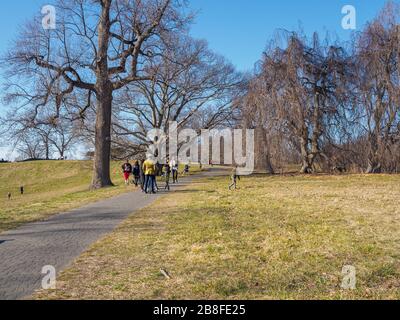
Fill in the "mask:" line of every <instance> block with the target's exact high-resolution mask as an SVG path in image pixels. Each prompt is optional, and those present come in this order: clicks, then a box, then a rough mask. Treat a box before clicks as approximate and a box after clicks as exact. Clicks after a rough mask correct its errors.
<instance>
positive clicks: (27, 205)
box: [0, 161, 128, 232]
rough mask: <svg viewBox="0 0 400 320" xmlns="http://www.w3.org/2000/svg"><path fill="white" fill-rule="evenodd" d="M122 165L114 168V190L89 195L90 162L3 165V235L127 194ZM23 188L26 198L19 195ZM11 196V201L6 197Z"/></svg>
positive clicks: (0, 218)
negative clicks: (28, 223)
mask: <svg viewBox="0 0 400 320" xmlns="http://www.w3.org/2000/svg"><path fill="white" fill-rule="evenodd" d="M120 165H122V164H120V163H117V162H115V163H113V165H112V171H111V172H112V179H113V182H114V184H115V187H112V188H107V189H105V190H99V191H89V184H90V181H91V177H92V162H91V161H37V162H36V161H35V162H26V163H9V164H0V195H1V197H0V232H1V231H4V230H7V229H11V228H15V227H16V226H18V225H20V224H22V223H26V222H31V221H36V220H40V219H42V218H45V217H47V216H49V215H51V214H54V213H57V212H60V211H64V210H68V209H72V208H76V207H79V206H81V205H84V204H86V203H89V202H93V201H96V200H99V199H103V198H107V197H111V196H114V195H117V194H120V193H123V192H126V191H128V190H127V188H126V187H125V186H124V183H123V180H122V177H121V174H120V169H119V168H120ZM20 186H24V188H25V194H24V195H23V196H21V195H20V193H19V188H20ZM8 192H10V193H11V194H12V200H11V201H8V198H7V194H8Z"/></svg>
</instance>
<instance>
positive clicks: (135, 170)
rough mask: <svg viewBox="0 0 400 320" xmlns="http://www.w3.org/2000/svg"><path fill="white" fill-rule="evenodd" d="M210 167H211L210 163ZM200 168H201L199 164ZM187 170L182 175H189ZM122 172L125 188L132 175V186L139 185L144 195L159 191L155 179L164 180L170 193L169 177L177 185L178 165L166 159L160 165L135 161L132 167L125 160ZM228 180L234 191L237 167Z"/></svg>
mask: <svg viewBox="0 0 400 320" xmlns="http://www.w3.org/2000/svg"><path fill="white" fill-rule="evenodd" d="M210 165H212V162H211V161H210ZM200 167H201V168H202V165H201V163H200ZM189 170H190V166H189V165H188V164H186V165H185V167H184V170H183V172H182V174H183V175H185V174H189ZM122 171H123V174H124V180H125V184H126V185H127V186H128V185H130V177H131V175H132V176H133V184H134V185H135V186H136V187H139V185H140V187H141V189H142V192H144V193H146V194H155V193H157V192H158V191H159V190H160V188H159V187H158V184H157V178H156V177H164V178H165V187H164V190H168V191H170V189H171V187H170V180H171V177H172V181H173V183H174V184H175V183H178V176H179V165H178V163H177V162H176V161H175V160H172V161H169V159H167V161H166V163H165V164H160V163H159V162H155V160H154V158H153V157H149V158H147V160H145V161H136V162H135V164H134V165H133V166H132V165H131V164H130V162H129V160H126V163H124V164H123V165H122ZM230 179H231V184H230V185H229V190H236V189H237V183H238V181H240V175H239V172H238V166H236V167H235V168H234V169H233V171H232V173H231V176H230Z"/></svg>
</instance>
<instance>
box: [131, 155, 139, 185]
mask: <svg viewBox="0 0 400 320" xmlns="http://www.w3.org/2000/svg"><path fill="white" fill-rule="evenodd" d="M132 174H133V183H134V184H135V186H136V187H138V186H139V182H140V165H139V161H136V162H135V165H134V166H133V169H132Z"/></svg>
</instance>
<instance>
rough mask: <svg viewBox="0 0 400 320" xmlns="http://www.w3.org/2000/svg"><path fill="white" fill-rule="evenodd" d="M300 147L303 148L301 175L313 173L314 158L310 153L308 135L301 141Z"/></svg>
mask: <svg viewBox="0 0 400 320" xmlns="http://www.w3.org/2000/svg"><path fill="white" fill-rule="evenodd" d="M300 147H301V159H302V161H303V164H302V167H301V170H300V173H302V174H310V173H312V172H313V162H314V161H313V160H314V157H310V154H309V152H308V133H307V134H304V137H302V138H301V139H300Z"/></svg>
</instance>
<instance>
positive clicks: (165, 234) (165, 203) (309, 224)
mask: <svg viewBox="0 0 400 320" xmlns="http://www.w3.org/2000/svg"><path fill="white" fill-rule="evenodd" d="M228 182H229V181H228V178H214V179H207V180H201V181H199V182H197V183H196V184H194V185H192V186H190V187H189V188H188V189H186V190H182V191H180V192H176V193H173V194H171V195H170V196H169V197H167V198H163V199H161V200H159V201H158V202H157V203H156V204H154V205H152V206H150V207H149V208H147V209H145V210H142V211H141V212H139V213H137V214H134V215H132V216H131V217H130V218H129V219H128V220H127V221H126V222H125V223H124V224H123V225H121V226H120V228H118V230H116V231H115V232H114V233H113V234H111V235H109V236H108V237H106V238H104V239H103V240H101V241H99V242H98V243H97V244H95V245H94V246H93V247H92V248H91V249H90V250H89V251H88V252H87V253H85V254H84V255H83V256H81V257H80V258H79V259H78V260H77V261H76V262H75V263H74V264H73V265H72V267H71V268H69V269H68V270H67V271H65V272H63V273H62V275H61V276H60V277H59V279H58V280H59V281H58V283H57V285H58V290H56V291H48V292H41V293H38V294H37V295H36V298H38V299H383V298H384V299H399V298H400V290H399V288H400V262H399V261H400V260H399V258H400V208H399V205H398V199H399V197H400V187H399V186H400V176H386V175H379V176H364V175H350V176H311V177H304V176H284V177H281V176H275V177H262V176H257V177H248V178H244V179H243V180H242V181H241V182H240V190H237V191H236V192H229V191H228V189H227V186H228ZM344 265H353V266H355V267H356V270H357V289H356V290H354V291H353V290H343V289H341V287H340V285H341V282H342V275H341V271H342V267H343V266H344ZM160 269H165V270H167V271H168V272H169V273H170V274H171V276H172V279H170V280H168V279H166V278H165V277H164V276H163V275H162V274H161V272H160Z"/></svg>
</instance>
